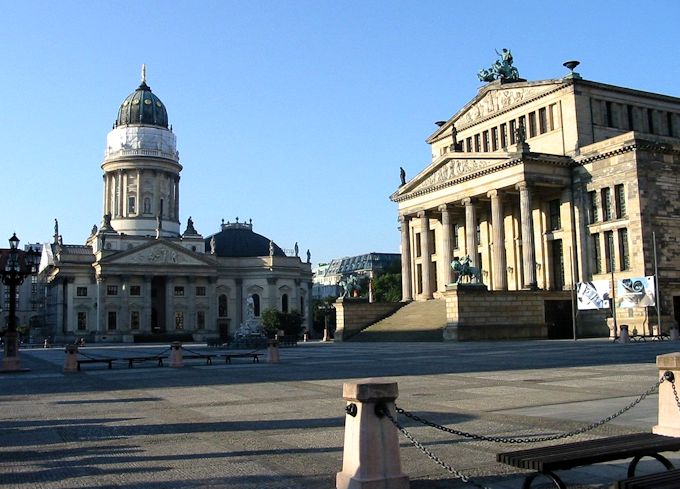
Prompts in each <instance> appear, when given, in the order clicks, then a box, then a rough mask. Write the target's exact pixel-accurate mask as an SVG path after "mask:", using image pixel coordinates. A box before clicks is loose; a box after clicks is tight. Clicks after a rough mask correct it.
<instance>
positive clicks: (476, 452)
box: [0, 340, 680, 489]
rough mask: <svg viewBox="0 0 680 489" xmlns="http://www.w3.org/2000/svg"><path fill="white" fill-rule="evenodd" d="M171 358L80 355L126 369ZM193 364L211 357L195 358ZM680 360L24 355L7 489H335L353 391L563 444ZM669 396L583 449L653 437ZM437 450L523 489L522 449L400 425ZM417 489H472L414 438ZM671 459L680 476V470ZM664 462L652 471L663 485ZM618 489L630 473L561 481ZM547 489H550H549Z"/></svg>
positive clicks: (528, 346) (504, 348) (117, 351)
mask: <svg viewBox="0 0 680 489" xmlns="http://www.w3.org/2000/svg"><path fill="white" fill-rule="evenodd" d="M166 348H167V347H166V346H158V347H154V346H143V347H140V346H132V345H127V346H115V345H111V346H105V347H98V346H92V347H86V348H84V349H82V351H83V352H84V353H86V354H87V355H90V356H101V357H105V356H112V357H115V358H123V357H129V356H142V355H147V354H151V353H154V352H155V353H157V352H160V351H161V350H164V349H166ZM189 348H191V349H192V350H196V351H198V350H205V348H202V347H200V346H195V345H191V346H189ZM673 351H680V344H677V343H671V342H648V343H634V344H627V345H618V344H612V343H610V342H608V341H604V340H579V341H577V342H573V341H535V342H534V341H532V342H492V343H446V344H444V343H370V344H367V343H363V344H352V343H337V344H332V343H318V342H311V343H303V344H300V345H299V346H298V347H294V348H285V349H281V363H279V364H268V363H266V362H263V363H260V364H253V363H250V361H249V360H247V359H242V358H241V359H234V361H233V363H232V364H231V365H226V364H225V363H222V362H218V361H217V360H215V362H214V364H213V365H205V361H201V360H192V361H187V363H186V366H185V367H184V368H169V367H156V366H155V365H154V364H153V363H152V362H149V363H144V364H140V365H136V366H135V367H134V368H131V369H130V368H128V367H127V362H125V363H123V362H116V363H115V364H114V368H113V369H112V370H108V369H107V368H106V365H105V364H88V365H83V370H82V372H79V373H71V374H64V373H63V372H62V367H63V361H64V351H63V349H57V348H54V349H24V350H21V359H22V364H23V366H26V367H29V368H30V369H31V370H30V372H26V373H15V374H3V375H0V440H1V441H0V486H1V487H2V488H3V489H5V488H8V489H9V488H11V489H14V488H49V489H57V488H123V489H133V488H158V489H160V488H164V489H165V488H170V487H172V488H173V489H174V488H212V487H215V488H217V487H220V488H223V487H234V488H247V489H251V488H252V489H256V488H257V489H269V488H271V489H283V488H290V489H298V488H301V489H302V488H304V489H317V488H318V489H322V488H323V489H330V488H334V487H335V483H334V479H335V473H336V472H337V471H339V470H341V466H342V443H343V424H344V409H343V408H344V405H345V403H344V401H343V400H342V398H341V395H342V383H343V382H345V381H348V380H352V379H360V378H366V377H386V378H388V379H392V380H394V381H397V382H398V383H399V390H400V397H399V399H397V404H398V405H399V406H400V407H403V408H404V409H406V410H409V411H413V412H415V413H417V414H419V415H422V416H425V417H427V418H430V419H432V420H433V421H435V422H439V423H443V424H447V425H449V426H452V427H453V426H455V428H457V429H461V430H465V431H470V432H475V433H483V434H490V435H518V434H528V433H542V434H550V433H557V432H564V431H569V430H572V429H574V428H578V427H580V426H583V425H584V424H587V423H590V422H592V421H595V420H598V419H601V418H604V417H606V416H607V415H609V414H611V413H613V412H615V411H617V410H618V409H620V408H621V407H623V406H625V405H626V404H628V403H630V402H631V401H632V400H634V399H635V398H636V397H637V395H639V394H640V393H642V392H644V391H645V390H647V389H648V388H649V387H650V386H651V385H653V384H654V382H655V381H656V379H657V369H656V367H655V359H656V355H659V354H662V353H669V352H673ZM656 403H657V398H656V396H650V397H649V398H648V399H647V400H645V401H643V402H642V403H641V404H640V405H639V406H638V407H636V408H634V409H633V410H632V411H630V412H629V413H627V414H625V415H623V416H621V417H620V418H618V419H616V420H615V421H614V422H612V423H609V424H607V425H605V426H604V427H602V428H598V429H597V430H596V431H594V432H591V433H588V434H584V435H580V436H578V437H576V438H575V439H587V438H593V437H598V436H604V435H613V434H625V433H631V432H636V431H648V430H650V429H651V427H652V426H653V425H654V424H656V409H657V405H656ZM401 421H403V422H404V424H405V425H406V427H407V429H408V430H409V431H410V432H412V433H413V434H414V435H415V436H416V438H418V439H419V440H421V441H422V442H423V443H424V444H425V445H426V446H427V447H428V448H429V449H430V450H432V451H433V452H435V453H437V454H438V455H439V456H441V458H442V459H444V460H445V461H447V462H448V463H449V464H451V465H453V466H454V467H455V468H456V469H458V470H461V471H462V472H464V473H465V474H468V475H471V476H472V477H473V478H475V480H476V481H478V482H479V483H481V484H484V485H486V486H488V487H491V488H494V489H495V488H498V489H510V488H513V489H519V488H520V487H521V483H522V474H521V472H518V471H515V470H514V469H511V468H509V467H506V466H502V465H499V464H497V463H496V462H495V455H496V453H498V452H501V451H507V450H511V449H513V448H514V447H508V446H507V445H498V444H494V443H490V442H480V441H471V440H468V439H461V438H457V437H452V436H450V435H448V436H447V435H445V434H443V433H441V432H435V431H433V430H432V429H429V428H425V427H422V426H418V425H415V424H414V423H413V422H409V421H407V420H405V419H403V418H401ZM401 445H402V449H401V454H402V464H403V468H404V472H405V473H406V474H408V475H409V476H410V477H411V487H412V488H413V489H426V488H427V489H429V488H433V489H438V488H458V487H467V485H465V484H463V483H461V482H460V481H457V480H455V479H453V478H451V477H450V476H449V474H447V473H446V472H445V471H443V469H441V468H440V467H439V466H437V465H435V464H434V463H433V462H431V461H429V460H428V459H426V458H425V456H424V455H423V454H422V453H421V452H419V451H417V450H416V449H415V448H413V447H411V446H410V444H409V443H408V441H407V440H406V439H404V438H401ZM671 459H672V460H674V461H675V462H678V461H680V459H679V458H678V456H677V455H675V454H671ZM654 464H655V462H644V463H642V468H643V469H644V470H648V471H654V470H655V469H656V466H655V465H654ZM562 475H563V476H564V479H565V481H566V482H567V483H568V484H570V487H606V486H607V485H608V484H610V483H611V481H612V480H616V479H620V478H624V476H625V464H624V462H621V463H613V464H600V465H598V466H591V467H585V468H581V469H578V470H573V471H569V472H564V473H563V474H562ZM546 487H547V486H546Z"/></svg>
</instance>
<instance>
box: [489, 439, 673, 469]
mask: <svg viewBox="0 0 680 489" xmlns="http://www.w3.org/2000/svg"><path fill="white" fill-rule="evenodd" d="M677 450H680V438H674V437H669V436H662V435H656V434H653V433H636V434H634V435H623V436H615V437H610V438H601V439H598V440H588V441H581V442H575V443H567V444H564V445H552V446H548V447H538V448H532V449H528V450H520V451H515V452H505V453H499V454H498V455H497V457H496V460H497V461H498V462H501V463H505V464H508V465H512V466H513V467H518V468H523V469H533V470H538V471H541V472H545V471H552V470H562V469H570V468H573V467H578V466H581V465H590V464H594V463H600V462H607V461H611V460H619V459H624V458H629V457H635V456H647V455H652V454H656V453H660V452H664V451H677Z"/></svg>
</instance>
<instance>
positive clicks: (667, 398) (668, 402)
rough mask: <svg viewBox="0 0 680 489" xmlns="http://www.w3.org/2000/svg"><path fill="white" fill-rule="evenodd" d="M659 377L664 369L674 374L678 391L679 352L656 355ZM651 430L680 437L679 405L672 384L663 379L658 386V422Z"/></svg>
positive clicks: (679, 384) (679, 385)
mask: <svg viewBox="0 0 680 489" xmlns="http://www.w3.org/2000/svg"><path fill="white" fill-rule="evenodd" d="M656 366H657V367H658V368H659V377H661V376H662V375H664V373H665V372H666V371H670V372H672V373H673V375H674V376H675V386H676V387H675V388H676V391H678V392H680V353H668V354H667V355H659V356H658V357H656ZM652 431H653V432H654V433H656V434H657V435H665V436H675V437H680V406H678V403H677V401H676V400H675V395H674V394H673V385H672V384H671V382H670V381H669V380H665V381H664V382H663V383H662V384H661V385H660V386H659V424H657V425H656V426H655V427H654V428H652Z"/></svg>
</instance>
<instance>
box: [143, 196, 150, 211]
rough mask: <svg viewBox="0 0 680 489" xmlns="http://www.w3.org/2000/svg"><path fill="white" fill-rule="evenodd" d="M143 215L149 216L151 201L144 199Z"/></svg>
mask: <svg viewBox="0 0 680 489" xmlns="http://www.w3.org/2000/svg"><path fill="white" fill-rule="evenodd" d="M144 214H151V199H150V198H148V197H144Z"/></svg>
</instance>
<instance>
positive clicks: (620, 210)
mask: <svg viewBox="0 0 680 489" xmlns="http://www.w3.org/2000/svg"><path fill="white" fill-rule="evenodd" d="M614 200H615V205H616V218H617V219H621V218H623V217H626V190H625V187H624V186H623V184H622V183H621V184H619V185H616V186H614Z"/></svg>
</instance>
